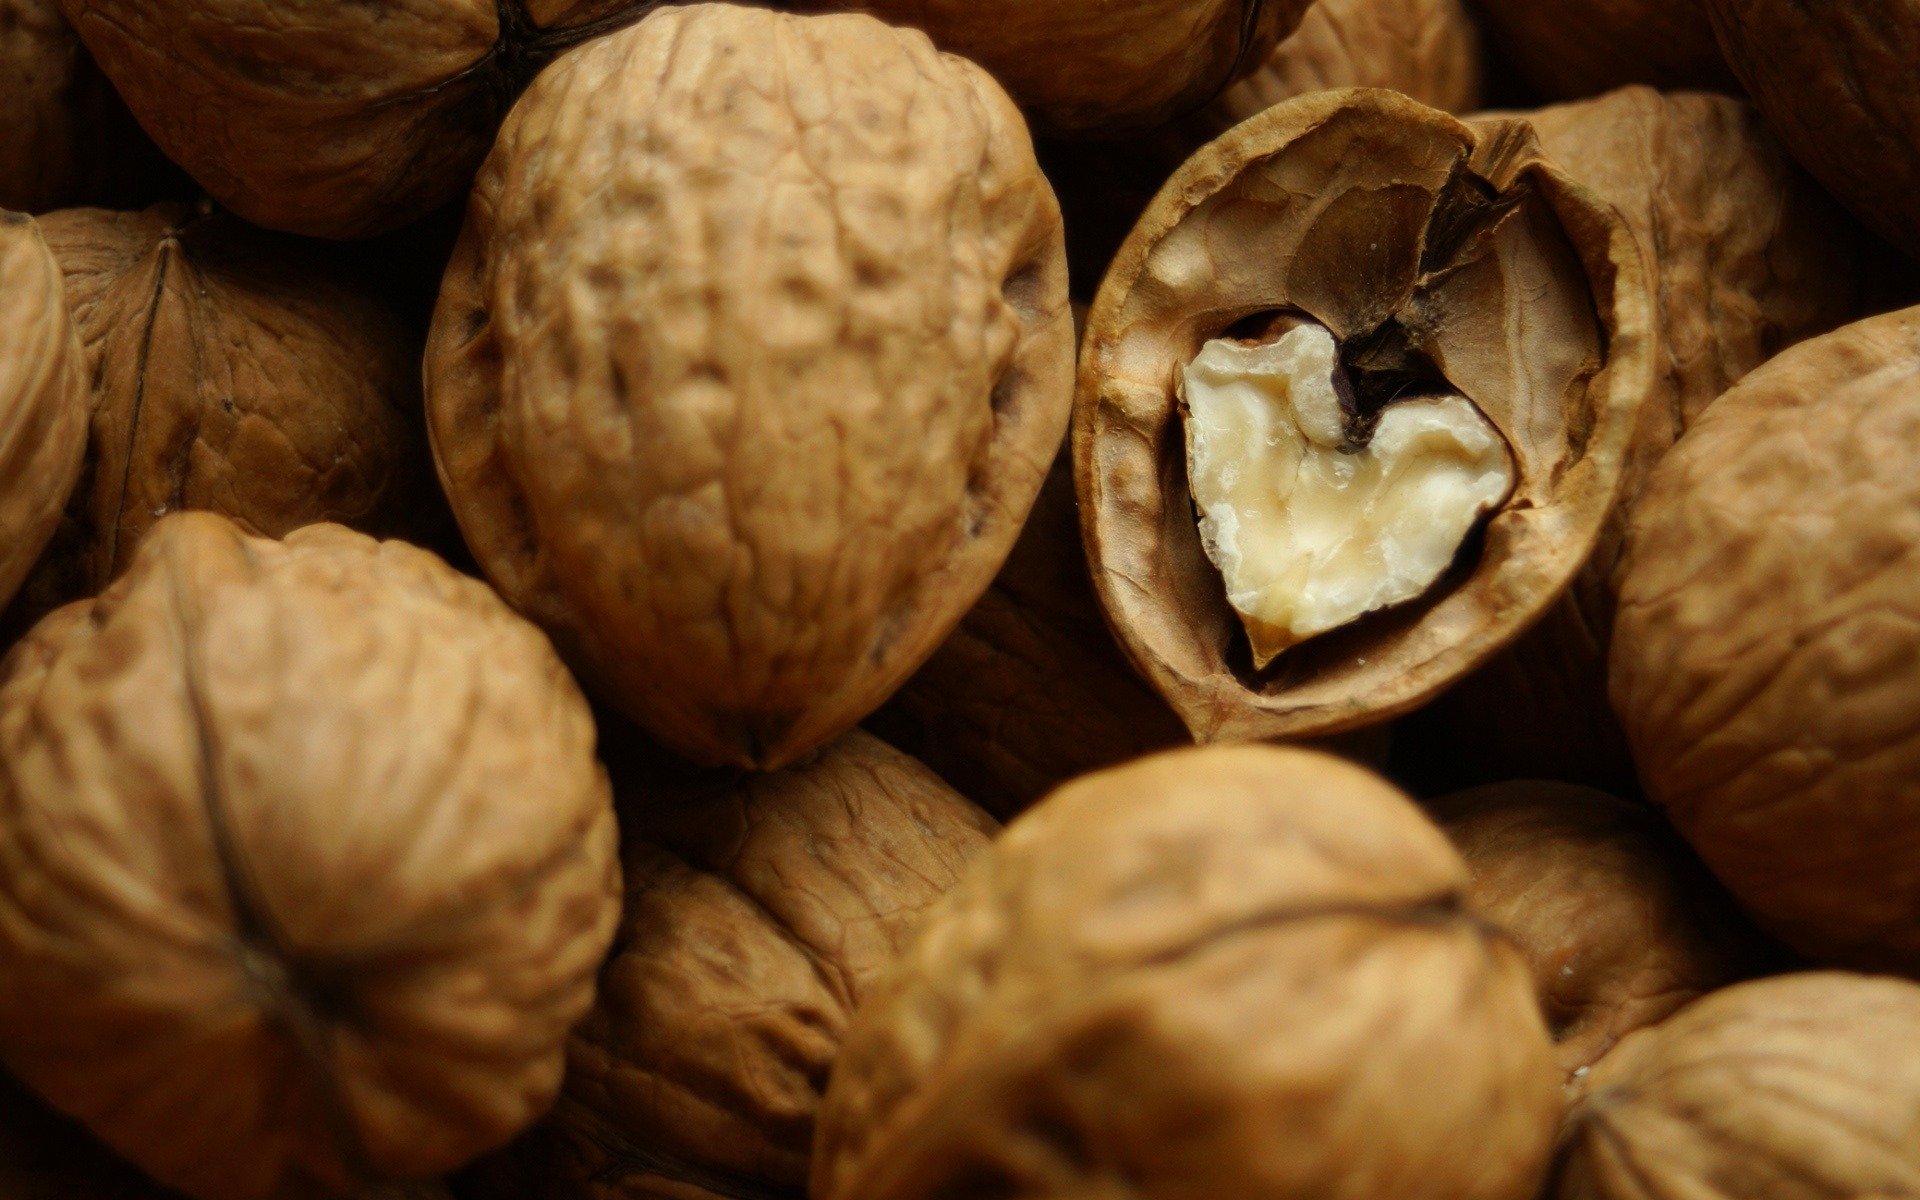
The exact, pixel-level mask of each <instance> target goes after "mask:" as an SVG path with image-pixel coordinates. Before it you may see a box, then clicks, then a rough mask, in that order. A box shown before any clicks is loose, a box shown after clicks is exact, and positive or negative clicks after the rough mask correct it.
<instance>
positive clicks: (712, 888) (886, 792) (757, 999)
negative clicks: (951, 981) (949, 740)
mask: <svg viewBox="0 0 1920 1200" xmlns="http://www.w3.org/2000/svg"><path fill="white" fill-rule="evenodd" d="M613 770H614V791H615V795H616V797H617V800H618V803H619V805H620V817H621V834H622V838H623V851H622V857H623V858H624V860H625V863H626V884H627V891H626V916H625V918H624V919H623V921H622V922H621V926H620V932H619V935H618V936H617V937H616V938H615V941H614V952H613V957H612V958H611V959H610V960H609V961H608V963H607V966H606V968H605V969H604V970H603V971H602V973H601V976H600V980H601V983H600V998H599V1001H598V1003H597V1004H596V1005H595V1007H594V1010H593V1012H592V1013H591V1014H590V1015H589V1016H588V1017H587V1019H586V1021H585V1023H584V1024H582V1025H581V1027H580V1028H579V1030H578V1031H576V1032H575V1034H574V1036H573V1040H572V1042H571V1043H570V1046H569V1049H568V1056H567V1057H568V1071H567V1083H566V1089H565V1090H564V1091H563V1092H562V1093H561V1097H560V1102H559V1104H558V1106H557V1107H556V1108H555V1109H554V1111H553V1113H552V1114H551V1115H550V1116H548V1117H547V1119H546V1120H545V1121H543V1122H542V1123H541V1124H540V1125H538V1126H536V1127H535V1128H534V1129H533V1130H532V1131H531V1132H530V1133H528V1134H527V1135H526V1136H524V1137H522V1138H521V1139H520V1140H519V1141H518V1142H516V1143H515V1144H514V1145H513V1146H511V1147H509V1148H508V1149H507V1150H506V1151H504V1152H502V1153H501V1154H500V1155H498V1156H496V1157H495V1158H494V1159H492V1160H488V1161H486V1162H483V1163H481V1164H480V1165H479V1166H477V1167H476V1168H475V1169H474V1170H473V1171H471V1172H469V1173H468V1174H469V1177H470V1178H469V1179H468V1180H463V1181H462V1182H463V1184H464V1185H465V1186H464V1187H463V1194H464V1195H466V1196H467V1197H469V1198H470V1200H488V1198H491V1197H498V1198H499V1200H627V1198H633V1200H637V1198H640V1197H657V1196H673V1197H676V1198H679V1197H689V1198H696V1197H697V1198H701V1200H731V1198H734V1197H742V1196H753V1197H760V1196H789V1195H791V1196H798V1195H800V1194H802V1192H803V1190H804V1189H805V1187H806V1181H807V1164H808V1156H809V1153H810V1151H811V1149H812V1142H813V1123H814V1112H815V1110H816V1109H817V1108H818V1106H819V1103H820V1093H821V1091H822V1089H823V1088H824V1087H825V1084H826V1079H827V1076H828V1072H829V1071H830V1070H831V1069H832V1066H833V1061H834V1058H835V1057H836V1055H837V1053H838V1051H839V1048H840V1038H841V1036H842V1035H843V1033H844V1031H845V1028H846V1024H847V1021H848V1019H849V1017H850V1016H851V1014H852V1012H853V1010H854V1006H855V1005H856V1004H857V1003H858V1002H859V1000H860V998H861V997H862V996H863V995H864V994H865V992H866V991H867V989H868V988H869V987H870V986H872V983H873V980H874V978H875V976H876V975H878V974H879V973H880V972H881V971H882V970H883V969H884V968H886V967H888V966H890V965H891V964H892V962H893V960H894V959H895V958H896V957H898V956H899V954H900V951H901V949H902V947H903V946H904V944H905V943H906V939H907V936H908V934H909V933H910V932H911V931H912V930H913V928H914V927H915V926H916V924H917V922H918V921H919V918H920V914H921V913H922V911H924V910H925V909H926V908H927V906H928V905H929V904H931V903H932V902H933V901H934V900H935V899H937V898H938V897H939V896H940V895H941V894H942V893H943V892H945V891H946V890H947V888H949V887H951V886H952V884H953V882H954V881H955V880H956V879H957V878H959V876H960V873H961V871H962V870H963V869H964V868H965V866H966V864H967V863H968V862H970V861H971V860H972V859H974V858H975V857H977V856H979V855H980V854H981V853H982V852H984V851H985V850H986V848H987V846H988V844H989V842H990V841H991V839H992V837H993V834H994V833H995V832H996V830H997V828H998V826H997V825H996V824H995V823H994V821H993V819H992V818H991V817H989V816H987V814H986V813H984V812H982V811H981V810H980V809H978V808H976V807H975V806H974V805H973V804H971V803H970V802H968V801H967V800H965V799H963V798H962V797H961V796H959V795H958V794H956V793H955V792H954V791H953V790H952V789H950V788H948V787H947V786H946V785H945V784H943V783H941V782H940V780H939V779H938V778H936V777H935V776H934V775H933V774H932V773H931V772H929V771H928V770H927V769H926V768H925V767H923V766H921V765H920V764H919V763H917V762H915V761H914V760H913V759H911V758H909V757H907V756H906V755H904V754H902V753H900V752H899V751H897V750H894V749H892V748H891V747H889V746H887V745H886V744H885V743H883V742H881V741H879V740H878V739H876V738H874V737H871V736H870V735H868V734H865V733H862V732H860V731H858V730H855V731H853V732H851V733H848V734H847V735H845V736H844V737H841V738H839V739H838V740H836V741H834V742H832V743H831V744H829V745H828V746H827V747H826V748H825V749H824V750H822V751H821V752H820V753H819V755H818V756H816V757H815V758H813V759H811V760H810V761H808V762H805V763H802V764H800V765H797V766H793V767H789V768H788V769H787V770H785V771H780V772H777V773H775V774H772V775H751V774H749V775H741V774H738V773H734V772H707V773H704V774H695V773H690V772H687V771H685V770H684V769H682V770H680V771H678V772H675V771H674V770H673V769H671V768H667V767H664V766H661V765H653V764H650V765H646V766H642V767H638V768H637V769H636V767H635V766H634V765H633V764H627V763H620V762H616V763H615V765H614V767H613Z"/></svg>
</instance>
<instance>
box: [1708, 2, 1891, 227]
mask: <svg viewBox="0 0 1920 1200" xmlns="http://www.w3.org/2000/svg"><path fill="white" fill-rule="evenodd" d="M1705 4H1706V9H1707V14H1708V15H1709V16H1710V17H1712V19H1713V28H1714V31H1715V32H1716V33H1718V34H1719V36H1720V47H1721V49H1722V50H1723V51H1725V53H1726V57H1727V61H1728V62H1729V63H1731V64H1732V65H1733V69H1734V71H1735V72H1737V73H1738V74H1739V76H1740V79H1741V82H1743V83H1745V84H1746V85H1747V91H1748V92H1749V93H1751V94H1752V96H1753V100H1754V103H1755V104H1757V105H1759V106H1760V111H1761V112H1763V113H1765V114H1766V116H1767V123H1768V124H1770V125H1771V126H1773V130H1774V132H1775V133H1777V134H1779V135H1780V140H1781V141H1783V142H1785V143H1786V145H1787V148H1788V149H1789V150H1791V151H1793V154H1794V157H1795V158H1798V159H1799V160H1800V161H1801V162H1802V163H1804V164H1806V167H1807V169H1808V170H1809V171H1811V172H1812V173H1813V175H1814V177H1815V178H1817V179H1819V180H1820V182H1821V183H1823V184H1825V185H1826V186H1827V188H1828V189H1829V190H1830V191H1832V192H1833V194H1834V195H1836V196H1838V197H1839V198H1840V199H1841V201H1842V202H1844V203H1845V204H1846V205H1847V207H1849V208H1851V209H1852V210H1853V211H1854V213H1855V215H1857V216H1858V217H1859V218H1860V219H1861V220H1863V221H1865V222H1866V223H1867V224H1868V225H1869V226H1871V227H1872V228H1873V229H1874V230H1875V231H1876V232H1878V233H1879V234H1880V236H1882V237H1884V238H1886V239H1887V240H1888V241H1891V242H1893V243H1894V244H1895V245H1896V246H1899V247H1901V248H1902V249H1904V250H1905V251H1906V252H1907V253H1908V254H1911V255H1915V256H1920V92H1916V90H1915V88H1914V86H1913V64H1914V63H1915V62H1920V0H1849V2H1848V3H1845V4H1807V3H1803V2H1801V0H1705Z"/></svg>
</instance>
